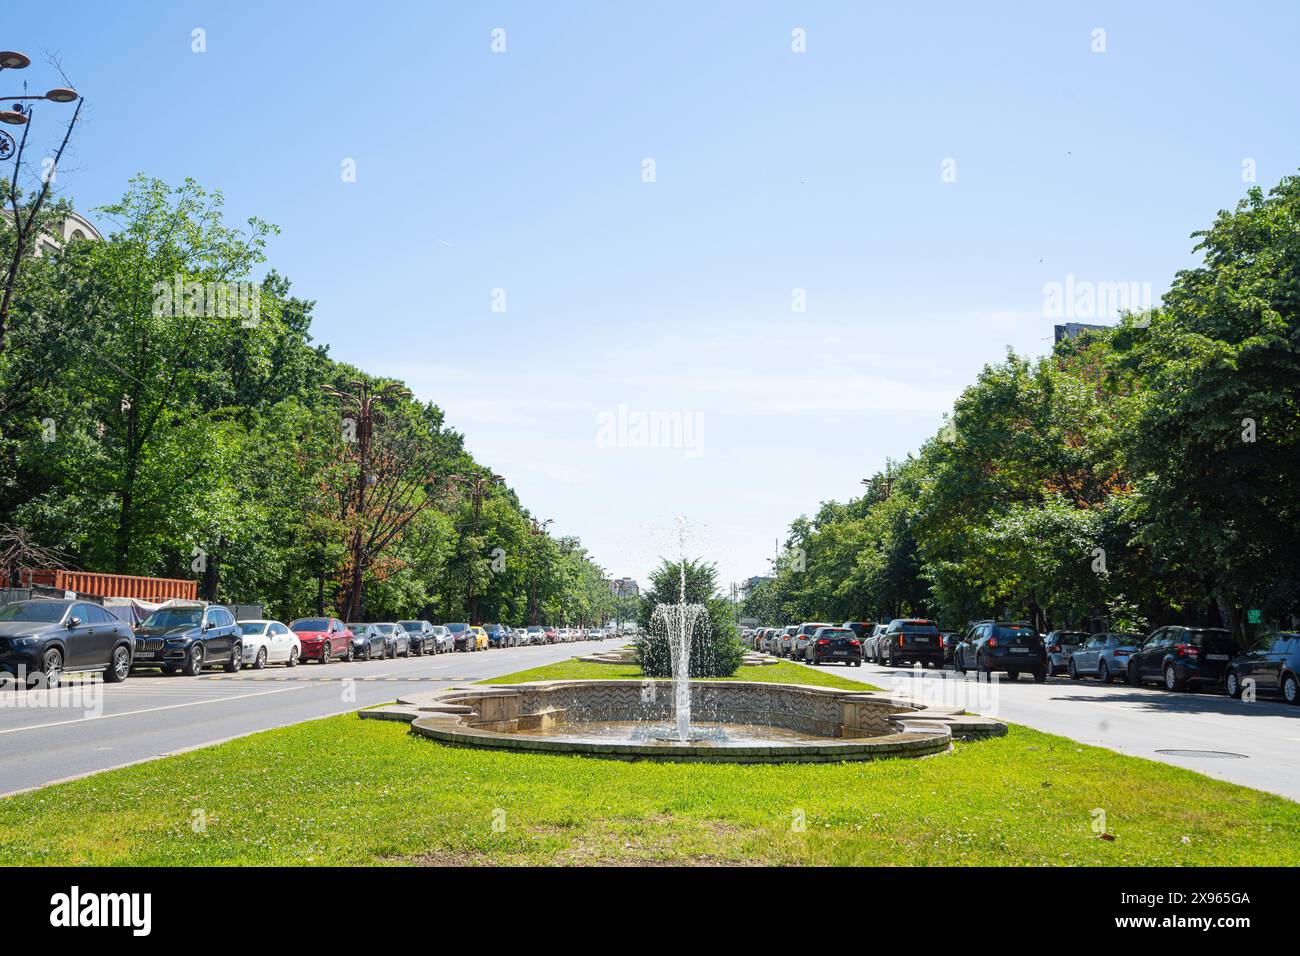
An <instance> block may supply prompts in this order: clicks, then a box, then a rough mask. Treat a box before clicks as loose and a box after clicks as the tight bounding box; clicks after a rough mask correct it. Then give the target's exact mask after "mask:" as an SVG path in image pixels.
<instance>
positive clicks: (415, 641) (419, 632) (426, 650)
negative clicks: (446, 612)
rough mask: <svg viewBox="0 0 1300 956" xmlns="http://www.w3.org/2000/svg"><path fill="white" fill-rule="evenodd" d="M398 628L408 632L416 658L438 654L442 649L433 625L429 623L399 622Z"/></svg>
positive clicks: (408, 638)
mask: <svg viewBox="0 0 1300 956" xmlns="http://www.w3.org/2000/svg"><path fill="white" fill-rule="evenodd" d="M397 626H398V627H400V628H401V629H402V630H404V631H405V632H406V637H407V640H409V641H410V643H411V653H412V654H414V655H415V656H416V657H419V656H420V655H421V654H437V653H438V652H439V651H440V650H441V649H442V648H440V647H439V646H438V641H437V640H436V634H435V633H434V630H433V625H432V624H430V623H429V622H428V621H398V622H397Z"/></svg>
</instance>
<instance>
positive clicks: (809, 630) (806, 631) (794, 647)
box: [790, 621, 835, 661]
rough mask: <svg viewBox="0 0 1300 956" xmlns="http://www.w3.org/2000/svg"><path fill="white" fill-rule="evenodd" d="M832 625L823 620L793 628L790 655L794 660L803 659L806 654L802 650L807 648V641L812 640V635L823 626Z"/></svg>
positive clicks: (832, 625)
mask: <svg viewBox="0 0 1300 956" xmlns="http://www.w3.org/2000/svg"><path fill="white" fill-rule="evenodd" d="M834 626H835V625H834V624H828V623H827V622H825V621H814V622H811V623H809V622H805V623H803V624H800V625H799V627H798V628H797V629H796V630H795V632H794V636H793V637H792V638H791V639H790V657H791V658H793V659H794V660H800V661H801V660H804V659H805V656H806V655H805V653H804V652H805V651H806V650H807V649H808V642H809V641H811V640H812V637H813V635H814V634H816V633H817V632H818V631H820V630H821V629H822V628H823V627H834Z"/></svg>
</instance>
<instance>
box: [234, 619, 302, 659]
mask: <svg viewBox="0 0 1300 956" xmlns="http://www.w3.org/2000/svg"><path fill="white" fill-rule="evenodd" d="M239 629H240V631H242V632H243V634H244V637H243V642H244V664H245V665H246V666H248V667H252V668H253V670H259V671H260V670H261V669H262V668H263V667H265V666H266V665H267V664H284V665H285V666H286V667H296V666H297V664H298V661H299V660H301V659H302V641H300V640H298V635H297V634H295V633H294V632H293V631H291V630H289V628H288V627H286V626H285V625H283V624H281V623H280V622H279V621H240V622H239Z"/></svg>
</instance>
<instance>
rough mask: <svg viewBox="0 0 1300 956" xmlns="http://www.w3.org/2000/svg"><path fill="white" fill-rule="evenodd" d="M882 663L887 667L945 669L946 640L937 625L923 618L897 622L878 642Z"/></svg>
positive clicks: (893, 622)
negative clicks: (943, 667) (904, 666)
mask: <svg viewBox="0 0 1300 956" xmlns="http://www.w3.org/2000/svg"><path fill="white" fill-rule="evenodd" d="M876 649H877V653H879V655H880V662H881V663H882V664H884V665H885V666H886V667H893V666H895V665H897V664H920V665H922V666H923V667H942V666H943V638H942V637H940V636H939V628H938V627H936V626H935V623H934V621H927V620H925V619H924V618H914V617H909V618H901V617H900V618H895V619H894V620H892V621H890V622H889V627H887V628H886V629H885V632H884V633H883V634H881V635H880V636H879V637H878V638H876Z"/></svg>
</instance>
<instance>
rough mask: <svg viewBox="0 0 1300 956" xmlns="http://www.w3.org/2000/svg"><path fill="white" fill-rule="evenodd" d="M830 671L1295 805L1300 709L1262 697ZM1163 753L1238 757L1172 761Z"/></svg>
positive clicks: (1057, 680)
mask: <svg viewBox="0 0 1300 956" xmlns="http://www.w3.org/2000/svg"><path fill="white" fill-rule="evenodd" d="M805 666H808V665H805ZM819 669H821V670H825V669H827V668H819ZM829 670H831V671H832V672H833V673H835V674H841V675H843V676H845V677H848V678H850V679H854V680H861V681H864V682H866V683H869V684H874V685H876V686H877V687H883V688H886V689H890V690H893V689H898V690H900V691H901V692H905V693H912V692H916V691H918V690H919V692H921V693H923V694H925V695H927V696H926V697H925V699H926V700H933V701H934V702H935V703H937V704H942V703H944V702H945V698H946V699H947V700H948V701H949V702H951V703H952V704H953V705H960V706H965V707H966V709H968V710H970V711H971V712H972V713H984V714H988V715H989V716H993V717H998V718H1000V719H1002V720H1006V721H1008V722H1010V723H1016V724H1024V725H1025V726H1028V727H1033V728H1035V729H1037V730H1042V731H1046V732H1048V733H1052V734H1059V735H1061V736H1062V737H1070V738H1071V739H1073V740H1078V741H1082V742H1083V743H1087V744H1096V745H1098V746H1101V747H1108V748H1110V749H1111V750H1117V751H1119V752H1120V753H1124V754H1131V755H1133V756H1137V757H1146V758H1149V759H1151V760H1159V761H1163V762H1164V763H1171V764H1174V765H1176V766H1179V767H1186V768H1187V769H1189V770H1195V771H1197V772H1198V773H1203V774H1205V775H1206V776H1209V777H1216V778H1218V779H1220V780H1230V781H1232V782H1233V783H1240V784H1244V785H1245V786H1248V787H1254V788H1255V789H1257V790H1267V791H1269V792H1271V793H1277V794H1281V795H1282V796H1284V797H1289V798H1290V799H1292V800H1300V707H1292V706H1290V705H1288V704H1284V703H1282V702H1281V701H1279V700H1273V699H1266V698H1263V697H1261V698H1259V699H1258V700H1256V701H1255V702H1254V703H1247V702H1245V701H1241V700H1233V699H1232V698H1230V697H1227V696H1225V695H1223V694H1217V693H1211V692H1208V691H1201V692H1198V693H1190V694H1189V693H1170V692H1168V691H1165V690H1163V689H1161V688H1158V687H1155V686H1149V687H1129V686H1128V685H1127V684H1109V685H1103V684H1101V683H1100V682H1098V681H1096V680H1089V679H1087V678H1084V679H1082V680H1077V681H1074V680H1071V679H1070V678H1069V677H1065V676H1062V677H1051V678H1048V680H1047V683H1045V684H1035V683H1034V682H1033V680H1032V679H1031V678H1028V677H1022V678H1021V679H1020V680H1018V681H1015V682H1014V683H1011V682H1007V681H999V682H998V684H997V687H996V689H993V688H990V687H988V686H985V687H983V688H980V687H979V685H977V684H976V683H975V682H974V678H973V676H972V677H970V678H962V677H959V676H958V675H957V674H955V673H953V672H952V671H951V670H948V671H942V672H940V671H921V672H918V671H915V670H913V669H911V668H895V667H880V666H877V665H874V664H863V665H862V667H849V668H842V667H833V666H832V667H830V668H829ZM918 675H923V676H918ZM940 675H942V676H940ZM918 680H921V681H923V682H924V683H923V684H918V683H917V682H918ZM1162 750H1194V751H1201V752H1205V751H1210V752H1215V753H1219V754H1236V755H1239V756H1218V757H1215V756H1178V755H1174V754H1165V753H1161V752H1160V751H1162Z"/></svg>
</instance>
